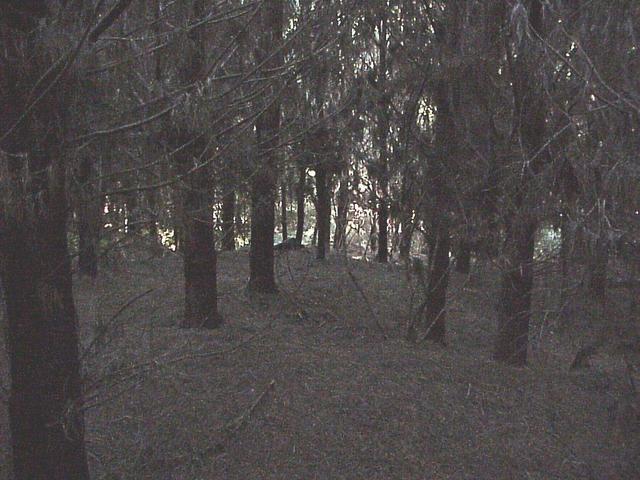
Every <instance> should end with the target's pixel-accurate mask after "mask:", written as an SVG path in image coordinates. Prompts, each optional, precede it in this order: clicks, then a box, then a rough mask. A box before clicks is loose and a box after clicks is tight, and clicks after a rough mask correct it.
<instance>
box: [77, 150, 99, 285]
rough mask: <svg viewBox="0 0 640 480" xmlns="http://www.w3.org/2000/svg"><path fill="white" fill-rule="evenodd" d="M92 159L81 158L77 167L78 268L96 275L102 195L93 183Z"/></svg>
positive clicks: (84, 273) (88, 274)
mask: <svg viewBox="0 0 640 480" xmlns="http://www.w3.org/2000/svg"><path fill="white" fill-rule="evenodd" d="M95 173H96V172H95V167H94V165H93V161H92V160H91V159H89V158H83V159H82V160H81V162H80V165H79V167H78V175H77V179H78V183H79V185H78V198H77V206H76V214H77V220H78V243H79V245H78V270H79V272H80V275H86V276H88V277H91V278H95V277H96V276H97V275H98V255H99V245H100V230H101V229H102V225H101V224H102V197H100V195H99V192H98V190H99V189H98V188H96V187H95V185H94V184H93V183H94V182H96V181H97V179H96V174H95Z"/></svg>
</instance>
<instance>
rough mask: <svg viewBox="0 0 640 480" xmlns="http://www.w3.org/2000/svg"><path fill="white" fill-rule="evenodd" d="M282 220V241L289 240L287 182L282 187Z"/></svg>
mask: <svg viewBox="0 0 640 480" xmlns="http://www.w3.org/2000/svg"><path fill="white" fill-rule="evenodd" d="M280 220H281V224H282V241H283V242H284V241H285V240H286V239H287V238H289V229H288V228H287V184H286V182H285V181H283V182H282V185H280Z"/></svg>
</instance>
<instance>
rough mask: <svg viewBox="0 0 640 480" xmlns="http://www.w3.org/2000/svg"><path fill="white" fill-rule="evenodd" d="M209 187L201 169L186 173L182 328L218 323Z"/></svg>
mask: <svg viewBox="0 0 640 480" xmlns="http://www.w3.org/2000/svg"><path fill="white" fill-rule="evenodd" d="M185 163H188V162H185ZM211 187H212V186H211V180H210V177H209V172H208V171H207V170H206V169H204V168H201V169H199V170H196V171H195V172H193V173H191V174H190V177H189V179H188V180H187V186H186V188H185V191H184V192H183V197H184V200H183V202H184V203H183V215H184V219H183V227H184V242H183V245H182V253H183V257H184V285H185V314H184V318H183V321H182V324H181V326H182V327H183V328H217V327H219V326H220V325H222V317H221V316H220V314H219V312H218V293H217V279H216V275H217V271H216V266H217V265H216V264H217V255H216V249H215V238H214V227H213V214H212V201H211Z"/></svg>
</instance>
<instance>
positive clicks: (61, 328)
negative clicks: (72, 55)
mask: <svg viewBox="0 0 640 480" xmlns="http://www.w3.org/2000/svg"><path fill="white" fill-rule="evenodd" d="M52 3H53V2H46V1H29V2H17V1H11V2H4V4H3V9H4V8H7V9H8V15H4V14H3V15H2V16H0V34H1V35H2V37H1V39H2V47H3V48H2V52H3V54H2V59H1V61H2V65H0V85H2V89H1V91H2V95H1V96H0V125H2V128H1V130H0V138H1V140H0V172H1V173H0V175H1V176H2V177H3V182H2V190H1V193H0V194H1V196H0V279H1V280H2V286H3V294H4V302H5V308H6V319H7V323H6V332H5V333H6V341H7V345H8V348H9V362H10V377H11V390H10V399H9V422H10V430H11V445H12V451H13V468H14V475H15V478H16V480H34V479H45V478H46V479H59V480H62V479H69V478H73V479H78V480H82V479H88V478H89V471H88V466H87V458H86V453H85V448H84V419H83V415H82V411H81V409H80V407H81V406H82V392H81V382H80V361H79V353H78V348H79V347H78V329H77V316H76V310H75V306H74V301H73V292H72V284H71V262H70V258H69V252H68V247H67V220H68V219H67V214H68V203H67V195H66V191H65V187H66V184H67V173H68V169H69V156H68V152H67V151H65V149H64V147H63V142H64V140H65V133H66V130H67V128H68V126H69V125H70V120H71V118H70V116H71V112H70V111H69V104H70V102H71V98H72V97H71V95H72V94H73V92H74V88H75V86H76V85H77V84H76V83H75V82H76V79H74V76H73V65H71V63H63V64H62V65H60V64H57V65H58V66H57V67H55V68H53V70H49V69H50V67H51V66H52V65H54V61H55V60H54V56H53V55H52V53H51V50H50V49H49V48H48V44H47V42H48V40H47V38H48V35H52V36H54V37H55V36H56V35H57V34H60V30H61V29H64V28H65V27H67V26H68V23H67V22H66V21H60V20H57V21H55V22H50V23H49V20H50V19H51V18H53V16H54V13H55V12H54V11H53V8H52V7H53V5H52ZM3 13H4V12H3ZM65 20H68V19H65ZM38 21H40V22H45V23H44V24H41V25H40V27H39V28H37V29H36V25H37V24H38ZM65 69H66V70H65ZM52 72H53V73H54V74H53V75H52ZM47 73H48V74H47Z"/></svg>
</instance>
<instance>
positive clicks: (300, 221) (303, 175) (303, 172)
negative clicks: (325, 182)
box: [296, 167, 307, 245]
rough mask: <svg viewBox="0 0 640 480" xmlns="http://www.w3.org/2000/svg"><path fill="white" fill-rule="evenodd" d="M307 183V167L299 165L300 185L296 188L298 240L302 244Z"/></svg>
mask: <svg viewBox="0 0 640 480" xmlns="http://www.w3.org/2000/svg"><path fill="white" fill-rule="evenodd" d="M306 184H307V169H306V168H305V167H299V169H298V186H297V189H296V205H297V210H296V215H297V220H296V240H297V241H298V243H299V244H300V245H302V240H303V237H304V191H305V188H306Z"/></svg>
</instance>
